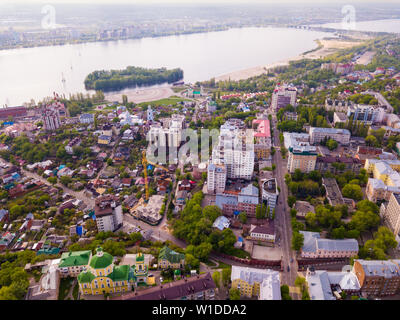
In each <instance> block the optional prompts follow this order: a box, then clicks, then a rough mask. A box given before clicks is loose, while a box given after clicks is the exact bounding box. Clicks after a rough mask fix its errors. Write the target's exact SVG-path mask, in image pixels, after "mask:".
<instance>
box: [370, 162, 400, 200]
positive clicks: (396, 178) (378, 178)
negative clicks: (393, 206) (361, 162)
mask: <svg viewBox="0 0 400 320" xmlns="http://www.w3.org/2000/svg"><path fill="white" fill-rule="evenodd" d="M364 168H365V170H367V172H368V174H372V175H373V178H369V179H368V183H367V188H366V195H367V198H368V200H369V201H373V202H376V201H378V200H385V201H389V199H390V196H391V194H392V193H400V173H399V171H400V161H399V160H379V159H367V160H366V161H365V166H364Z"/></svg>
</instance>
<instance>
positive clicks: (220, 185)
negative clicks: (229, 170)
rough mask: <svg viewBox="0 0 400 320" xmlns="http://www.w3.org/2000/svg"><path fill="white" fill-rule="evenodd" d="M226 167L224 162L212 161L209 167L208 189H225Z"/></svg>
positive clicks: (214, 190) (211, 191)
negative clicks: (215, 162) (216, 162)
mask: <svg viewBox="0 0 400 320" xmlns="http://www.w3.org/2000/svg"><path fill="white" fill-rule="evenodd" d="M225 183H226V168H225V165H223V164H213V163H210V164H209V165H208V169H207V190H208V192H210V193H214V192H215V193H222V192H224V191H225Z"/></svg>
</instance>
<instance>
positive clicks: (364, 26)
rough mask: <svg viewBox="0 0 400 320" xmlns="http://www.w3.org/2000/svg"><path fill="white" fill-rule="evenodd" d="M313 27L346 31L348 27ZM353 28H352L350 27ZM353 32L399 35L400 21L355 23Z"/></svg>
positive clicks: (339, 23) (326, 24)
mask: <svg viewBox="0 0 400 320" xmlns="http://www.w3.org/2000/svg"><path fill="white" fill-rule="evenodd" d="M314 26H321V27H325V28H335V29H348V28H349V25H347V24H343V23H342V22H335V23H325V24H322V25H321V24H318V25H314ZM351 27H353V26H351ZM354 30H357V31H371V32H390V33H400V20H399V19H386V20H371V21H357V20H356V23H355V25H354Z"/></svg>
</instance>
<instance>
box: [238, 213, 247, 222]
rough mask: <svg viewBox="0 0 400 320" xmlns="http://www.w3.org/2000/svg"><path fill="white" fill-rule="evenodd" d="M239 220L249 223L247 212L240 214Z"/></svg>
mask: <svg viewBox="0 0 400 320" xmlns="http://www.w3.org/2000/svg"><path fill="white" fill-rule="evenodd" d="M239 219H240V222H241V223H243V224H245V223H246V222H247V214H246V212H243V211H242V212H241V213H239Z"/></svg>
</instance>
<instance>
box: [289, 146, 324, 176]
mask: <svg viewBox="0 0 400 320" xmlns="http://www.w3.org/2000/svg"><path fill="white" fill-rule="evenodd" d="M317 155H318V154H317V153H316V152H315V151H314V148H312V147H311V148H310V147H300V146H297V147H291V148H289V157H288V164H287V168H288V170H289V172H290V173H293V172H295V171H296V169H300V170H301V171H302V172H307V173H308V172H311V171H314V169H315V164H316V162H317Z"/></svg>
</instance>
